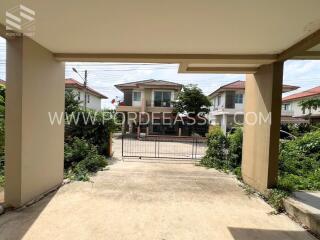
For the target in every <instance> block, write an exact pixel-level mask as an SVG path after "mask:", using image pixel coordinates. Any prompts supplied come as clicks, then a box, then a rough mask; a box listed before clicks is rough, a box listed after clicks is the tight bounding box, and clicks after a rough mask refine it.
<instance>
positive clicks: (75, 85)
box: [65, 78, 108, 99]
mask: <svg viewBox="0 0 320 240" xmlns="http://www.w3.org/2000/svg"><path fill="white" fill-rule="evenodd" d="M65 84H66V88H77V89H81V90H83V89H84V85H83V84H82V83H80V82H78V81H77V80H74V79H73V78H67V79H66V81H65ZM87 91H88V92H89V93H91V94H92V95H95V96H97V97H99V98H104V99H107V98H108V97H107V96H105V95H103V94H101V93H99V92H97V91H96V90H94V89H92V88H90V87H88V86H87Z"/></svg>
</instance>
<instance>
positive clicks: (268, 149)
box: [242, 62, 283, 193]
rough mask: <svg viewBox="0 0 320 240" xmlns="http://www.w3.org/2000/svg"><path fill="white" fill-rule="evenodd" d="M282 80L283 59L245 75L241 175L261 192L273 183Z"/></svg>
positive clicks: (272, 185) (275, 169) (278, 135)
mask: <svg viewBox="0 0 320 240" xmlns="http://www.w3.org/2000/svg"><path fill="white" fill-rule="evenodd" d="M282 79H283V62H277V63H274V64H270V65H264V66H262V67H261V68H259V70H258V72H257V73H255V74H247V76H246V90H245V94H246V96H245V115H244V129H243V134H244V135H243V152H242V177H243V180H244V181H245V182H246V183H247V184H249V185H251V186H252V187H253V188H255V189H257V190H258V191H260V192H262V193H264V192H265V191H266V190H267V189H268V188H271V187H274V186H275V185H276V183H277V176H278V157H279V156H278V155H279V137H280V117H281V96H282ZM269 114H270V115H269ZM268 117H269V118H268Z"/></svg>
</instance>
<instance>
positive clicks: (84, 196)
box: [0, 160, 314, 240]
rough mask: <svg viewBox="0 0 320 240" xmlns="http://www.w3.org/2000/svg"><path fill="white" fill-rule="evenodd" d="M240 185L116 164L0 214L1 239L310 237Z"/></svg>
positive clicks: (177, 167)
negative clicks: (90, 178)
mask: <svg viewBox="0 0 320 240" xmlns="http://www.w3.org/2000/svg"><path fill="white" fill-rule="evenodd" d="M238 184H239V183H238V182H237V180H236V179H234V177H232V176H230V175H226V174H223V173H220V172H217V171H215V170H212V169H211V170H208V169H205V168H202V167H197V166H195V165H194V164H190V163H189V164H188V163H186V164H183V163H179V164H176V163H174V162H167V161H162V162H158V163H155V162H154V161H153V160H152V161H150V162H148V161H141V160H137V161H136V162H121V161H119V162H116V163H115V164H113V165H111V166H110V169H109V170H107V171H103V172H99V174H98V175H97V176H95V177H94V178H92V182H73V183H71V184H68V185H65V186H64V187H62V188H60V189H59V190H58V191H57V192H56V193H54V194H51V195H50V196H48V197H46V198H45V199H43V200H42V201H40V202H38V203H36V204H35V205H33V206H31V207H28V208H25V209H24V210H21V211H15V212H9V213H6V214H5V215H2V216H0V239H1V240H4V239H10V240H13V239H22V238H23V239H32V240H36V239H41V240H43V239H46V240H48V239H54V240H59V239H75V240H81V239H90V240H92V239H108V240H113V239H114V240H118V239H137V240H144V239H145V240H152V239H157V240H173V239H177V240H182V239H183V240H188V239H199V240H206V239H208V240H209V239H210V240H214V239H217V240H225V239H234V240H251V239H252V240H254V239H255V240H256V239H259V240H271V239H272V240H277V239H279V240H289V239H292V240H298V239H300V240H311V239H314V238H313V237H312V236H311V235H309V234H308V233H307V232H306V231H304V230H303V229H302V228H301V227H300V226H298V225H297V224H296V223H294V222H293V221H291V220H290V219H289V218H288V217H286V216H285V215H277V216H274V215H270V214H269V213H270V212H271V211H272V210H273V209H272V208H271V207H269V206H268V205H267V204H266V203H264V202H263V201H262V200H260V199H259V198H255V197H248V196H247V195H246V194H245V192H244V191H243V189H242V188H241V187H239V186H238Z"/></svg>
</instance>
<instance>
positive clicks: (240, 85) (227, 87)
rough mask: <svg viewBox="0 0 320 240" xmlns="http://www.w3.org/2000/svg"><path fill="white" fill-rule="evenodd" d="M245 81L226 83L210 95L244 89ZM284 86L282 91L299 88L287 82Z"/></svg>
mask: <svg viewBox="0 0 320 240" xmlns="http://www.w3.org/2000/svg"><path fill="white" fill-rule="evenodd" d="M245 83H246V82H245V81H240V80H238V81H235V82H232V83H228V84H226V85H223V86H221V87H220V88H218V89H217V90H215V91H214V92H213V93H211V94H210V95H209V96H212V95H214V94H215V93H218V92H222V91H225V90H244V89H245ZM282 87H283V88H282V92H290V91H293V90H296V89H298V88H299V87H297V86H292V85H286V84H283V85H282Z"/></svg>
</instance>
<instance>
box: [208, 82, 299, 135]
mask: <svg viewBox="0 0 320 240" xmlns="http://www.w3.org/2000/svg"><path fill="white" fill-rule="evenodd" d="M298 88H299V87H296V86H290V85H283V90H282V91H283V92H289V91H293V90H296V89H298ZM208 97H209V99H210V101H211V103H212V106H211V108H210V113H209V119H210V122H211V124H212V125H219V126H221V129H222V131H223V132H224V133H226V132H227V131H228V130H230V129H231V128H232V127H233V126H234V125H235V124H236V123H243V116H244V104H243V103H244V98H245V81H235V82H232V83H229V84H226V85H223V86H221V87H220V88H218V89H217V90H215V91H214V92H212V93H211V94H210V95H209V96H208Z"/></svg>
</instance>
